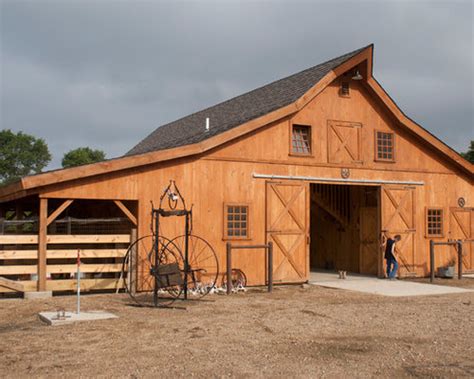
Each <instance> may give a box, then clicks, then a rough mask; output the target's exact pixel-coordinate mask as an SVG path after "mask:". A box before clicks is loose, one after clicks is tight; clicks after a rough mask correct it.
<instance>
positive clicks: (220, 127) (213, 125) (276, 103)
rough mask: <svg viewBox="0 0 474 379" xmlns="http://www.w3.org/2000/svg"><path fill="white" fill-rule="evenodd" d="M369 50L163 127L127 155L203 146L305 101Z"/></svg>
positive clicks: (315, 68) (304, 72)
mask: <svg viewBox="0 0 474 379" xmlns="http://www.w3.org/2000/svg"><path fill="white" fill-rule="evenodd" d="M369 46H370V45H369ZM367 47H368V46H366V47H363V48H361V49H357V50H354V51H351V52H350V53H347V54H344V55H341V56H340V57H337V58H334V59H331V60H329V61H327V62H324V63H321V64H318V65H317V66H314V67H311V68H308V69H306V70H303V71H301V72H298V73H296V74H293V75H290V76H288V77H286V78H283V79H280V80H277V81H275V82H272V83H270V84H267V85H265V86H263V87H260V88H257V89H254V90H253V91H250V92H247V93H244V94H243V95H240V96H237V97H234V98H232V99H230V100H227V101H224V102H222V103H219V104H217V105H214V106H212V107H209V108H206V109H204V110H202V111H199V112H196V113H193V114H191V115H189V116H186V117H183V118H181V119H179V120H176V121H173V122H170V123H169V124H165V125H162V126H160V127H158V128H157V129H155V131H153V132H152V133H151V134H150V135H148V137H146V138H145V139H143V140H142V141H141V142H139V143H138V144H137V145H136V146H135V147H133V148H132V149H131V150H130V151H129V152H128V153H127V154H126V155H135V154H143V153H148V152H151V151H157V150H164V149H169V148H173V147H179V146H184V145H190V144H194V143H197V142H201V141H203V140H206V139H208V138H210V137H213V136H215V135H218V134H221V133H223V132H225V131H227V130H229V129H232V128H235V127H237V126H239V125H242V124H244V123H245V122H247V121H250V120H253V119H255V118H258V117H260V116H263V115H265V114H268V113H270V112H272V111H274V110H276V109H279V108H282V107H284V106H286V105H288V104H291V103H293V102H295V101H296V100H298V99H299V98H300V97H302V96H303V95H304V94H305V93H306V92H307V91H308V90H309V89H311V87H313V86H314V85H315V84H316V83H318V82H319V81H320V80H321V79H322V78H323V77H324V76H325V75H326V74H327V73H329V72H330V71H331V70H333V69H334V68H336V67H338V66H340V65H341V64H342V63H344V62H345V61H347V60H349V59H350V58H352V57H353V56H355V55H357V54H358V53H360V52H361V51H363V50H364V49H366V48H367ZM206 118H209V119H210V128H209V131H206V130H205V125H206Z"/></svg>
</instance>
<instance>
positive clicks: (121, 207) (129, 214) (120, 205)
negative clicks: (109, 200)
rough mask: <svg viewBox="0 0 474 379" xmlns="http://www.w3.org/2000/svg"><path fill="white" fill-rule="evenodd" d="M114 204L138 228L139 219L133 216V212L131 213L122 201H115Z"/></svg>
mask: <svg viewBox="0 0 474 379" xmlns="http://www.w3.org/2000/svg"><path fill="white" fill-rule="evenodd" d="M114 203H115V205H117V207H119V208H120V210H121V211H122V212H123V213H125V216H127V217H128V218H129V220H130V221H131V222H132V224H133V225H135V226H137V218H136V217H135V216H134V215H133V214H132V212H130V210H129V209H128V208H127V207H126V206H125V205H124V204H123V203H122V202H121V201H120V200H114Z"/></svg>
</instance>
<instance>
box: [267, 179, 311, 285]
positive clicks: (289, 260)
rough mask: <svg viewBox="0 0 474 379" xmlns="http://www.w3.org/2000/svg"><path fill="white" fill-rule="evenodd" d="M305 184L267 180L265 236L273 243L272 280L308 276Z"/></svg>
mask: <svg viewBox="0 0 474 379" xmlns="http://www.w3.org/2000/svg"><path fill="white" fill-rule="evenodd" d="M308 217H309V207H308V185H307V184H306V183H275V182H267V186H266V236H267V242H270V241H272V242H273V244H274V253H273V254H274V257H273V267H274V268H273V280H274V281H275V282H280V283H301V282H304V281H306V280H307V279H308V270H309V249H308V247H309V245H308V239H309V236H308V224H309V222H308Z"/></svg>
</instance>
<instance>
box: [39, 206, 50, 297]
mask: <svg viewBox="0 0 474 379" xmlns="http://www.w3.org/2000/svg"><path fill="white" fill-rule="evenodd" d="M39 202H40V205H39V217H38V223H39V228H38V291H46V254H47V253H46V247H47V237H48V199H39Z"/></svg>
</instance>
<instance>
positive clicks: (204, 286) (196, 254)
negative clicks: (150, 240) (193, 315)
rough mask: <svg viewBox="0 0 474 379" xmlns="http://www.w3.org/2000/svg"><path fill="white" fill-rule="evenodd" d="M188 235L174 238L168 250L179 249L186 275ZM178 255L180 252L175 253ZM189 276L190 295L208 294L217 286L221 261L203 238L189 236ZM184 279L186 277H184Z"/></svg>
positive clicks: (181, 265) (182, 269)
mask: <svg viewBox="0 0 474 379" xmlns="http://www.w3.org/2000/svg"><path fill="white" fill-rule="evenodd" d="M185 240H186V236H185V235H182V236H179V237H176V238H174V239H172V240H171V241H170V242H169V244H168V245H165V247H166V250H173V249H175V248H176V249H177V251H178V252H179V267H180V269H181V271H182V273H183V276H184V254H185ZM175 255H178V254H175ZM188 264H189V267H188V278H187V289H188V295H189V296H190V297H203V296H206V295H207V294H208V293H209V292H210V291H211V290H212V289H215V288H216V283H217V278H218V275H219V262H218V260H217V255H216V252H215V251H214V249H213V248H212V246H211V245H210V244H209V243H208V242H207V241H206V240H205V239H203V238H201V237H198V236H195V235H192V234H191V235H189V236H188ZM183 279H184V278H183Z"/></svg>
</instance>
